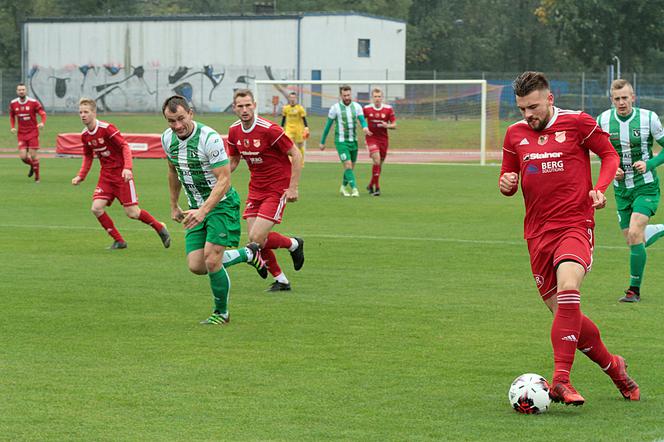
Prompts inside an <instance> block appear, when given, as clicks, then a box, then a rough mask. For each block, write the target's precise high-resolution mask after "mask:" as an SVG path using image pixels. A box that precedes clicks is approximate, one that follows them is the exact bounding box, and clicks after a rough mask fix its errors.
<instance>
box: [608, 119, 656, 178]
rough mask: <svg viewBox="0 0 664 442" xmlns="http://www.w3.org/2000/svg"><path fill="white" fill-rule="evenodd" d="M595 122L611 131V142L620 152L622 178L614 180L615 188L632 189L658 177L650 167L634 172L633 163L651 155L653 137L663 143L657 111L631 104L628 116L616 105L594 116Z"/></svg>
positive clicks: (647, 158) (649, 157) (646, 158)
mask: <svg viewBox="0 0 664 442" xmlns="http://www.w3.org/2000/svg"><path fill="white" fill-rule="evenodd" d="M597 123H598V124H599V126H600V127H601V128H602V130H604V131H605V132H608V133H609V135H610V138H609V139H610V140H611V144H613V147H614V148H615V149H616V151H618V155H620V168H621V169H622V170H624V171H625V178H624V179H623V180H621V181H618V180H613V185H614V186H615V187H616V190H618V189H633V188H635V187H640V186H644V185H647V184H651V183H654V184H655V185H657V184H658V183H659V179H658V178H657V172H656V171H655V169H654V168H653V169H652V170H649V171H648V172H646V173H644V174H641V173H634V169H633V165H634V163H636V162H637V161H648V160H649V159H651V158H652V157H653V154H652V145H653V141H657V143H659V145H661V146H664V128H662V123H661V122H660V121H659V117H658V116H657V114H656V113H654V112H652V111H649V110H647V109H640V108H638V107H633V108H632V113H631V115H630V116H628V117H620V116H619V115H618V114H617V113H616V110H615V108H612V109H609V110H606V111H604V112H602V113H601V114H600V116H599V117H597Z"/></svg>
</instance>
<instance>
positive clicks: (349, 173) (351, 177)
mask: <svg viewBox="0 0 664 442" xmlns="http://www.w3.org/2000/svg"><path fill="white" fill-rule="evenodd" d="M344 181H345V182H346V183H348V184H350V187H351V188H355V187H357V185H356V184H355V174H354V173H353V169H344Z"/></svg>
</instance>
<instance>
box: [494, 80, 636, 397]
mask: <svg viewBox="0 0 664 442" xmlns="http://www.w3.org/2000/svg"><path fill="white" fill-rule="evenodd" d="M513 88H514V93H515V95H516V104H517V106H518V107H519V110H520V111H521V114H522V115H523V117H524V119H523V120H521V121H519V122H518V123H515V124H513V125H511V126H510V127H509V128H508V129H507V133H506V134H505V142H504V144H503V163H502V168H501V171H500V179H499V188H500V191H501V192H502V193H503V194H504V195H507V196H511V195H514V194H515V193H516V191H517V187H518V181H519V176H521V191H522V192H523V198H524V201H525V206H526V216H525V220H524V236H525V238H526V240H527V242H528V252H529V254H530V264H531V268H532V272H533V276H534V278H535V283H536V284H537V288H538V289H539V292H540V295H541V297H542V300H543V301H544V303H545V304H546V305H547V307H549V309H550V310H551V312H552V313H553V315H554V318H553V324H552V326H551V343H552V345H553V360H554V372H553V380H552V383H551V391H550V396H551V399H552V400H554V401H556V402H563V403H565V404H573V405H582V404H583V403H584V402H585V399H584V398H583V396H581V395H580V394H579V393H578V392H577V391H576V390H575V389H574V387H573V386H572V384H571V382H570V372H571V370H572V363H573V362H574V354H575V351H576V350H577V349H578V350H580V351H581V352H582V353H584V354H585V355H586V356H588V357H589V358H590V359H591V360H592V361H593V362H595V363H596V364H598V365H599V366H600V367H601V368H602V370H604V372H605V373H606V374H607V375H609V376H610V377H611V380H612V381H613V383H614V384H615V385H616V387H618V389H619V390H620V393H621V394H622V396H623V397H624V398H625V399H628V400H633V401H638V400H639V399H640V391H639V386H638V385H637V384H636V382H634V381H633V380H632V379H631V378H630V377H629V375H628V374H627V371H626V368H627V364H626V363H625V360H624V359H623V358H622V357H621V356H619V355H615V354H611V353H609V351H608V350H607V349H606V347H605V346H604V343H603V342H602V339H601V337H600V333H599V329H598V328H597V326H596V325H595V323H594V322H593V321H591V320H590V319H589V318H588V317H587V316H585V315H584V314H583V313H582V312H581V308H580V303H581V295H580V293H579V289H580V288H581V283H582V282H583V279H584V277H585V275H586V273H587V272H588V271H590V266H591V264H592V252H593V244H594V237H593V228H594V226H595V221H594V212H595V209H601V208H603V207H604V206H605V204H606V197H605V196H604V191H605V190H606V188H607V187H608V185H609V184H610V183H611V180H612V179H613V177H614V176H615V174H616V170H617V169H618V164H619V162H620V160H619V157H618V155H617V154H616V151H615V149H614V148H613V146H612V145H611V143H610V142H609V135H608V134H607V133H606V132H604V131H602V130H601V129H600V128H599V126H598V125H597V122H596V121H595V120H594V119H593V118H592V117H591V116H590V115H588V114H585V113H583V112H579V111H569V110H563V109H559V108H557V107H554V105H553V101H554V98H553V94H552V93H551V91H550V89H549V83H548V81H547V79H546V77H545V76H544V75H543V74H542V73H540V72H524V73H523V74H521V75H519V76H518V77H517V78H516V80H515V81H514V83H513ZM590 151H592V152H594V153H596V154H597V155H598V156H599V157H600V158H601V160H602V166H601V168H600V173H599V178H598V180H597V184H596V185H595V186H594V187H593V183H592V178H591V174H590V155H589V153H590Z"/></svg>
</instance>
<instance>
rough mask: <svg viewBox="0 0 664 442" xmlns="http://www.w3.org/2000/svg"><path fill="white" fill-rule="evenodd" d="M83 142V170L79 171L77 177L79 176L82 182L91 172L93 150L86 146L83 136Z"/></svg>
mask: <svg viewBox="0 0 664 442" xmlns="http://www.w3.org/2000/svg"><path fill="white" fill-rule="evenodd" d="M81 142H82V143H83V163H82V164H81V169H80V170H79V171H78V173H77V174H76V175H78V176H79V177H80V178H81V180H84V179H85V177H86V176H88V172H90V167H92V159H93V156H92V149H90V148H89V147H88V146H87V145H86V144H85V139H83V136H81Z"/></svg>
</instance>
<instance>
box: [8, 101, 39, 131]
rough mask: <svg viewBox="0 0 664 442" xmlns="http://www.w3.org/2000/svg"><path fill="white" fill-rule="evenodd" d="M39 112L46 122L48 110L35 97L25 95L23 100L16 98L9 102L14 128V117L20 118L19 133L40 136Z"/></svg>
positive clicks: (10, 118) (10, 120) (11, 123)
mask: <svg viewBox="0 0 664 442" xmlns="http://www.w3.org/2000/svg"><path fill="white" fill-rule="evenodd" d="M37 114H39V115H40V116H41V122H42V123H45V122H46V112H44V108H43V107H42V105H41V103H40V102H39V101H37V100H35V99H34V98H30V97H25V99H24V100H22V101H21V99H20V98H14V99H13V100H12V101H11V103H9V123H10V125H11V127H12V129H13V128H14V127H15V125H14V119H15V118H17V119H18V134H19V135H23V136H25V135H28V134H30V135H31V137H32V136H34V137H38V136H39V129H38V128H37V123H38V121H37Z"/></svg>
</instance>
